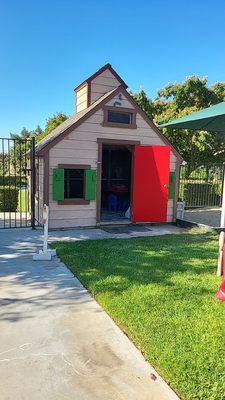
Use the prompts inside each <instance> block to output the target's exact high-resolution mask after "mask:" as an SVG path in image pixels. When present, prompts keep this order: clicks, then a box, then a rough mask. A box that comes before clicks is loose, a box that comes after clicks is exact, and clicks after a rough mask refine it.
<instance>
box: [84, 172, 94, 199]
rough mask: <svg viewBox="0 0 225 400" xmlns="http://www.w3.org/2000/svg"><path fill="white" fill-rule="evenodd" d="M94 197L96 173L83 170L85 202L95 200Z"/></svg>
mask: <svg viewBox="0 0 225 400" xmlns="http://www.w3.org/2000/svg"><path fill="white" fill-rule="evenodd" d="M95 196H96V171H95V170H93V169H86V170H85V200H95Z"/></svg>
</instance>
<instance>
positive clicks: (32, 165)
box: [30, 136, 36, 229]
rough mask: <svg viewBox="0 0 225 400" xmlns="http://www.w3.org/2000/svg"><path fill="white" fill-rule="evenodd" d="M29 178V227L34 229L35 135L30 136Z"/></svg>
mask: <svg viewBox="0 0 225 400" xmlns="http://www.w3.org/2000/svg"><path fill="white" fill-rule="evenodd" d="M30 171H31V173H30V179H31V182H30V184H31V228H32V229H35V186H36V185H35V175H36V174H35V137H34V136H32V138H31V146H30Z"/></svg>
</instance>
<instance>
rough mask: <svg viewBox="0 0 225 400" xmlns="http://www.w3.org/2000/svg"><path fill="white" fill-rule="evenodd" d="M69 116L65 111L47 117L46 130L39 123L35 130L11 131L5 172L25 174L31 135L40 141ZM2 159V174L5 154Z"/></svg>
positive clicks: (0, 162)
mask: <svg viewBox="0 0 225 400" xmlns="http://www.w3.org/2000/svg"><path fill="white" fill-rule="evenodd" d="M67 118H68V116H67V115H66V114H63V113H60V112H58V113H56V114H55V115H53V117H50V118H48V119H47V121H46V124H45V128H44V130H42V129H41V127H40V126H39V125H38V126H37V127H36V128H35V129H34V130H33V131H28V130H27V129H26V128H23V129H22V130H21V132H20V133H11V134H10V139H12V140H10V141H9V146H10V147H9V148H7V149H6V154H5V157H4V173H5V174H7V173H8V172H9V171H10V173H11V174H14V175H15V174H21V173H22V174H25V169H26V167H27V165H26V164H27V159H28V157H27V156H26V154H27V153H28V152H29V150H30V140H29V139H31V137H33V136H34V137H35V141H36V142H38V141H40V140H41V139H43V138H44V137H45V136H47V135H48V134H49V133H51V131H52V130H53V129H55V128H56V127H57V126H58V125H60V124H61V123H62V122H64V121H65V120H66V119H67ZM1 160H2V161H0V175H1V174H2V172H3V155H2V156H1Z"/></svg>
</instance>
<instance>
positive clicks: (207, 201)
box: [183, 182, 221, 207]
mask: <svg viewBox="0 0 225 400" xmlns="http://www.w3.org/2000/svg"><path fill="white" fill-rule="evenodd" d="M220 189H221V188H219V187H218V186H217V185H215V184H212V183H205V182H202V183H196V182H189V183H187V184H186V185H185V187H184V193H183V196H184V201H185V206H186V207H194V206H199V207H201V206H219V205H220V203H221V195H220V194H219V193H220Z"/></svg>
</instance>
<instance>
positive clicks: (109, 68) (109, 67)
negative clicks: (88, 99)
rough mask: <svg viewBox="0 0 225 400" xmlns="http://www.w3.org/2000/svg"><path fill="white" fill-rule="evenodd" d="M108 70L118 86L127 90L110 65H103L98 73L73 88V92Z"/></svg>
mask: <svg viewBox="0 0 225 400" xmlns="http://www.w3.org/2000/svg"><path fill="white" fill-rule="evenodd" d="M107 69H108V70H109V71H110V72H111V73H112V74H113V75H114V76H115V78H116V79H117V80H118V81H119V82H120V84H121V85H122V86H123V87H125V89H127V88H128V86H127V84H126V83H125V82H124V80H123V79H122V78H121V77H120V76H119V75H118V74H117V72H116V71H115V70H114V69H113V67H112V66H111V64H105V65H104V66H103V67H102V68H100V69H99V70H98V71H96V72H95V73H94V74H93V75H91V76H89V78H87V79H85V80H84V81H83V82H82V83H80V84H79V85H78V86H77V87H75V89H74V90H75V92H76V91H77V90H78V89H80V88H81V86H83V85H84V84H85V83H87V84H88V83H90V82H91V81H92V80H93V79H95V78H96V77H97V76H98V75H100V74H102V72H104V71H106V70H107Z"/></svg>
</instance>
